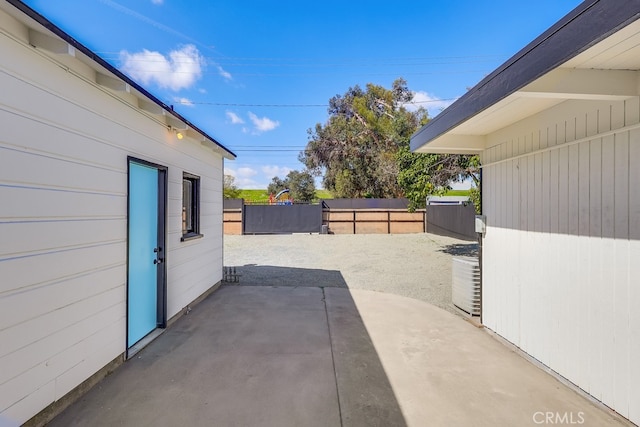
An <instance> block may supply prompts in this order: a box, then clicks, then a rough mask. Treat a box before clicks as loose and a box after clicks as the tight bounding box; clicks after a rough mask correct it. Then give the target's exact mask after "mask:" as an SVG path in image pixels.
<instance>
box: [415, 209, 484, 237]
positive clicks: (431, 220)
mask: <svg viewBox="0 0 640 427" xmlns="http://www.w3.org/2000/svg"><path fill="white" fill-rule="evenodd" d="M475 217H476V210H475V208H474V206H473V204H472V203H469V204H467V205H429V206H427V233H433V234H439V235H442V236H450V237H455V238H458V239H464V240H476V239H477V238H478V235H477V234H476V231H475Z"/></svg>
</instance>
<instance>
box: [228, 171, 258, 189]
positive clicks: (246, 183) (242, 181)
mask: <svg viewBox="0 0 640 427" xmlns="http://www.w3.org/2000/svg"><path fill="white" fill-rule="evenodd" d="M224 173H225V175H231V176H233V177H234V178H235V184H236V186H237V187H238V188H267V185H266V184H264V183H260V182H257V181H256V180H255V179H254V177H255V176H256V175H258V171H257V170H255V169H253V168H250V167H246V166H244V167H239V168H235V169H234V168H231V167H225V168H224Z"/></svg>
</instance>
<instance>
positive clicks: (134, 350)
mask: <svg viewBox="0 0 640 427" xmlns="http://www.w3.org/2000/svg"><path fill="white" fill-rule="evenodd" d="M164 331H165V330H164V329H162V328H156V329H154V330H153V331H151V332H149V333H148V334H147V335H146V336H145V337H144V338H142V339H141V340H140V341H138V342H137V343H135V344H134V345H132V346H131V347H129V349H128V350H127V359H131V358H132V357H133V356H135V355H136V354H137V353H138V352H140V350H142V349H143V348H145V347H146V346H147V345H148V344H149V343H150V342H151V341H153V340H155V339H156V338H158V337H159V336H160V335H161V334H162V333H163V332H164Z"/></svg>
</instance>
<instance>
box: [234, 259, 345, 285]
mask: <svg viewBox="0 0 640 427" xmlns="http://www.w3.org/2000/svg"><path fill="white" fill-rule="evenodd" d="M235 269H236V274H237V275H238V282H234V283H228V284H230V285H244V286H306V287H309V286H311V287H318V288H329V287H330V288H347V282H345V280H344V277H342V273H340V272H339V271H336V270H320V269H312V268H295V267H278V266H272V265H257V264H247V265H243V266H238V267H235Z"/></svg>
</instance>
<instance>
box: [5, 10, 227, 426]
mask: <svg viewBox="0 0 640 427" xmlns="http://www.w3.org/2000/svg"><path fill="white" fill-rule="evenodd" d="M8 28H11V29H12V30H11V32H9V30H8ZM26 34H27V31H26V28H25V27H22V26H20V25H19V24H17V22H16V21H14V20H13V19H12V18H10V17H8V16H7V15H5V14H4V13H3V12H2V11H1V10H0V52H2V55H0V87H1V88H2V90H1V91H0V129H2V132H0V419H2V418H6V419H10V420H14V421H17V422H19V423H22V422H24V421H26V420H28V419H29V418H31V417H32V416H33V415H35V414H36V413H38V412H39V411H40V410H42V409H43V408H45V407H46V406H47V405H48V404H50V403H52V402H53V401H55V400H57V399H59V398H60V397H62V396H64V395H65V394H66V393H67V392H69V391H70V390H72V389H73V388H74V387H75V386H77V385H78V384H80V383H81V382H82V381H84V380H85V379H86V378H88V377H89V376H91V375H92V374H93V373H94V372H96V371H98V370H99V369H100V368H101V367H103V366H104V365H105V364H107V363H108V362H109V361H111V360H113V359H114V358H116V357H117V356H118V355H120V354H122V353H123V352H124V351H125V334H126V330H125V328H126V326H125V325H126V317H125V316H126V289H125V286H126V285H125V284H126V233H127V221H126V215H127V156H128V155H132V156H135V157H139V158H142V159H144V160H148V161H152V162H155V163H159V164H162V165H165V166H168V167H169V189H168V193H169V194H168V199H169V200H168V236H167V256H166V260H167V268H168V317H171V316H173V315H175V314H176V313H178V312H179V311H180V310H181V309H182V308H183V307H185V306H186V305H187V304H189V303H190V302H191V301H193V300H194V299H195V298H197V297H198V296H199V295H201V294H202V293H203V292H205V291H206V290H207V289H209V288H210V287H211V286H213V285H214V284H216V283H217V282H219V281H220V280H221V279H222V170H223V165H222V158H221V157H220V155H218V154H216V153H214V152H213V151H212V150H210V149H208V148H205V147H203V146H202V145H201V144H200V143H199V142H197V141H194V140H190V139H188V138H185V139H183V140H181V141H178V140H177V139H176V138H175V135H173V134H172V133H170V132H168V131H167V128H166V126H163V125H162V124H161V123H159V121H160V120H162V117H161V116H159V117H158V116H156V117H154V116H151V115H147V114H143V113H142V112H140V111H139V110H137V108H136V107H134V106H132V105H131V104H128V103H127V101H135V98H133V96H132V95H130V94H126V93H125V94H124V95H120V94H117V93H114V92H109V91H108V90H106V89H104V88H101V87H99V86H97V85H96V84H94V83H92V82H91V81H90V77H92V71H91V69H90V68H89V67H87V66H86V65H84V64H81V63H79V62H78V61H77V60H75V59H73V58H70V57H66V58H65V59H64V61H65V62H66V63H67V64H72V66H77V69H78V70H80V71H81V75H82V78H80V77H78V76H77V75H75V73H74V71H73V70H71V71H67V70H66V69H64V68H62V67H60V66H59V64H58V63H57V60H58V59H57V58H56V59H53V60H51V59H49V57H48V56H47V55H46V54H43V53H42V52H41V51H38V50H37V49H35V48H33V47H31V46H29V45H27V44H26V43H25V38H26ZM16 37H17V39H16ZM85 78H86V79H89V81H87V80H84V79H85ZM183 171H187V172H189V173H193V174H196V175H199V176H200V177H201V232H202V234H204V236H205V237H204V238H202V239H197V240H194V241H189V242H180V237H181V206H182V173H183Z"/></svg>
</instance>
